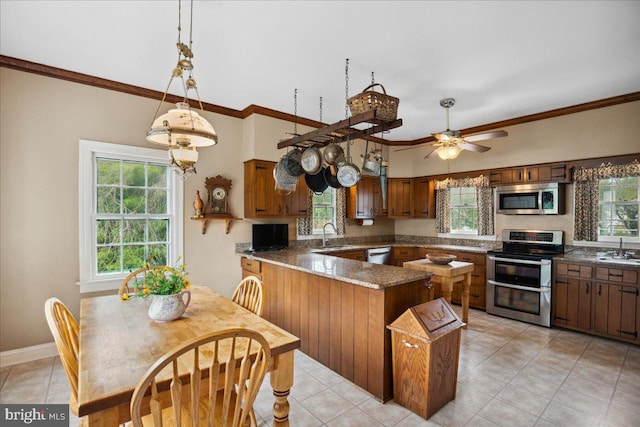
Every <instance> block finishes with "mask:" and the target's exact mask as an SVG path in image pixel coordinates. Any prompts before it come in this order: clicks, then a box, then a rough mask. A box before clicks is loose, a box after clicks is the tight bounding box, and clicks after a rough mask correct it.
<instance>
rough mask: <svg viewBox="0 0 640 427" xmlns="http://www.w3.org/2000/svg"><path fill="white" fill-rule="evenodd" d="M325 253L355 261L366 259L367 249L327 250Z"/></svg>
mask: <svg viewBox="0 0 640 427" xmlns="http://www.w3.org/2000/svg"><path fill="white" fill-rule="evenodd" d="M325 255H331V256H337V257H340V258H347V259H355V260H356V261H366V260H367V251H366V250H364V249H356V250H351V251H333V252H327V253H325Z"/></svg>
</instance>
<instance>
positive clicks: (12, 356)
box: [0, 342, 58, 368]
mask: <svg viewBox="0 0 640 427" xmlns="http://www.w3.org/2000/svg"><path fill="white" fill-rule="evenodd" d="M57 355H58V349H57V348H56V344H55V343H54V342H49V343H46V344H39V345H33V346H31V347H24V348H18V349H16V350H9V351H3V352H0V367H2V368H4V367H5V366H11V365H16V364H18V363H24V362H31V361H32V360H38V359H44V358H47V357H53V356H57Z"/></svg>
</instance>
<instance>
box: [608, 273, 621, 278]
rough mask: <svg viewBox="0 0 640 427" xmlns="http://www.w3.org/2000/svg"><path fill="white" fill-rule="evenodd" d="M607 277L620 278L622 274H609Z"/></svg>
mask: <svg viewBox="0 0 640 427" xmlns="http://www.w3.org/2000/svg"><path fill="white" fill-rule="evenodd" d="M609 277H622V274H613V273H609Z"/></svg>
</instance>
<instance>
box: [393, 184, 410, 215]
mask: <svg viewBox="0 0 640 427" xmlns="http://www.w3.org/2000/svg"><path fill="white" fill-rule="evenodd" d="M387 185H388V190H389V193H388V196H387V202H388V203H389V218H411V216H412V213H413V179H412V178H389V180H388V181H387Z"/></svg>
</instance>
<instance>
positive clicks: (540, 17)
mask: <svg viewBox="0 0 640 427" xmlns="http://www.w3.org/2000/svg"><path fill="white" fill-rule="evenodd" d="M177 10H178V2H177V0H176V1H115V0H111V1H109V0H105V1H97V0H94V1H62V0H57V1H44V0H37V1H24V0H20V1H17V0H12V1H10V0H1V1H0V16H1V25H0V29H1V33H0V53H1V54H2V55H6V56H12V57H17V58H20V59H25V60H28V61H33V62H37V63H42V64H46V65H50V66H54V67H59V68H63V69H67V70H71V71H76V72H80V73H85V74H89V75H93V76H98V77H102V78H106V79H110V80H115V81H119V82H124V83H128V84H132V85H136V86H141V87H144V88H150V89H155V90H159V91H164V89H165V87H166V85H167V83H168V81H169V77H170V73H171V70H172V68H173V67H174V66H175V61H176V58H177V52H176V49H175V42H176V40H177V19H178V18H177ZM182 12H183V24H182V25H183V37H182V38H183V41H188V29H189V23H188V18H189V2H188V0H185V1H183V4H182ZM193 40H194V44H193V51H194V54H195V57H194V61H193V62H194V66H195V70H194V75H195V77H196V78H197V81H198V88H199V91H200V94H201V96H202V100H203V101H205V102H210V103H213V104H218V105H222V106H225V107H230V108H234V109H239V110H241V109H243V108H245V107H247V106H248V105H250V104H257V105H261V106H264V107H268V108H272V109H276V110H280V111H284V112H287V113H291V114H293V112H294V106H293V92H294V89H295V88H297V89H298V111H297V112H298V115H299V116H303V117H307V118H311V119H314V120H317V119H318V118H319V97H323V121H324V122H326V123H332V122H335V121H338V120H341V119H343V118H344V117H345V109H344V106H345V59H346V58H349V60H350V66H349V95H350V96H352V95H354V94H356V93H358V92H360V91H362V90H363V89H364V88H365V87H366V86H367V85H368V84H369V82H370V79H371V72H372V71H374V72H375V78H376V81H377V82H380V83H382V84H384V86H385V88H386V89H387V91H388V93H389V94H390V95H393V96H396V97H399V98H400V106H399V110H398V116H399V117H400V118H402V119H403V120H404V125H403V126H402V127H401V128H398V129H395V130H393V131H392V132H391V134H390V135H387V136H386V137H387V138H388V139H391V140H413V139H417V138H421V137H425V136H428V135H429V134H431V133H434V132H438V131H441V130H444V128H445V127H446V126H445V125H446V121H445V113H444V110H442V108H441V107H440V106H439V100H440V99H442V98H445V97H453V98H456V100H457V103H456V105H455V106H454V107H453V109H452V110H451V127H452V128H453V129H465V128H469V127H473V126H478V125H483V124H487V123H493V122H497V121H500V120H506V119H510V118H515V117H519V116H523V115H528V114H534V113H538V112H543V111H548V110H552V109H556V108H562V107H567V106H571V105H576V104H580V103H584V102H589V101H594V100H598V99H603V98H608V97H612V96H616V95H622V94H626V93H631V92H636V91H640V1H511V2H509V1H195V4H194V24H193ZM171 92H172V93H176V94H180V90H179V87H178V86H177V85H174V86H172V89H171ZM214 126H215V122H214Z"/></svg>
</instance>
